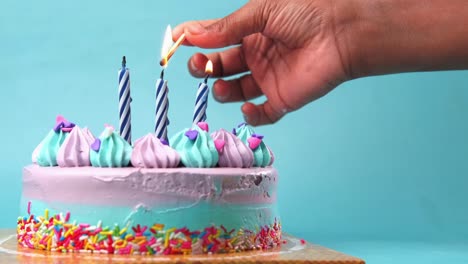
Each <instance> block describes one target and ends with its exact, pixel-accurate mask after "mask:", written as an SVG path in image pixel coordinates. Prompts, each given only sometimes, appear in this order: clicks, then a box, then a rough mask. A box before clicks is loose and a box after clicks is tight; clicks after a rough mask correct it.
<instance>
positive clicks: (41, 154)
mask: <svg viewBox="0 0 468 264" xmlns="http://www.w3.org/2000/svg"><path fill="white" fill-rule="evenodd" d="M67 135H68V133H66V132H63V131H62V130H60V131H58V132H55V131H54V130H51V131H50V132H49V134H47V136H46V137H45V138H44V139H43V140H42V141H41V143H39V146H38V147H37V148H36V150H35V152H36V153H37V156H36V162H37V164H38V165H39V166H42V167H52V166H57V152H58V150H59V148H60V146H61V145H62V144H63V142H64V141H65V138H66V137H67ZM33 156H34V153H33ZM33 162H34V157H33Z"/></svg>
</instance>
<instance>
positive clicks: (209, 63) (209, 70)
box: [205, 60, 213, 75]
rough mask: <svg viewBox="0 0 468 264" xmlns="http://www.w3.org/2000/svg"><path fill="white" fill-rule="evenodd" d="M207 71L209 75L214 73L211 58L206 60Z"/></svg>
mask: <svg viewBox="0 0 468 264" xmlns="http://www.w3.org/2000/svg"><path fill="white" fill-rule="evenodd" d="M205 73H206V74H208V75H211V74H212V73H213V62H211V61H210V60H208V62H206V66H205Z"/></svg>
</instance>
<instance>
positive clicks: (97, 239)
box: [17, 203, 283, 255]
mask: <svg viewBox="0 0 468 264" xmlns="http://www.w3.org/2000/svg"><path fill="white" fill-rule="evenodd" d="M30 208H31V204H30V203H28V214H29V216H27V217H19V218H18V224H17V239H18V243H19V244H20V245H22V246H24V247H27V248H31V249H42V250H47V251H56V252H64V253H66V252H89V253H104V254H139V255H169V254H204V253H232V252H240V251H246V250H254V249H269V248H273V247H276V246H279V245H280V244H282V243H283V241H282V240H281V225H280V224H279V223H278V222H277V221H275V223H274V224H272V225H271V226H264V227H262V228H260V229H259V230H257V231H256V232H253V231H250V230H237V231H236V230H234V229H232V230H227V229H226V228H225V227H224V226H222V225H221V226H219V227H216V226H210V227H207V228H205V229H203V230H197V231H191V230H189V229H187V228H185V227H183V228H166V227H165V226H164V225H163V224H154V225H153V226H151V227H148V226H140V225H136V226H133V227H130V226H125V227H123V228H122V227H120V226H118V225H115V226H113V227H108V226H105V227H103V226H102V222H101V221H99V222H98V223H97V224H96V225H93V226H92V225H90V224H86V223H81V224H77V223H76V221H73V222H70V213H69V212H67V213H66V214H65V216H64V215H63V213H60V214H57V215H55V216H51V217H50V218H49V210H45V212H44V216H34V215H32V214H30Z"/></svg>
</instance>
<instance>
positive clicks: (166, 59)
mask: <svg viewBox="0 0 468 264" xmlns="http://www.w3.org/2000/svg"><path fill="white" fill-rule="evenodd" d="M184 40H185V33H183V34H182V35H180V37H179V39H178V40H177V41H176V42H175V43H174V45H172V47H171V48H170V49H169V52H168V53H167V54H166V56H164V57H163V58H162V59H161V61H160V62H159V64H160V65H161V66H163V67H164V66H166V65H167V63H168V62H169V59H171V57H172V55H174V53H175V51H176V50H177V48H178V47H179V46H180V45H182V42H184Z"/></svg>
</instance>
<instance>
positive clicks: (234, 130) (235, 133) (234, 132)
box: [232, 128, 237, 136]
mask: <svg viewBox="0 0 468 264" xmlns="http://www.w3.org/2000/svg"><path fill="white" fill-rule="evenodd" d="M232 134H234V136H237V132H236V129H235V128H233V129H232Z"/></svg>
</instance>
